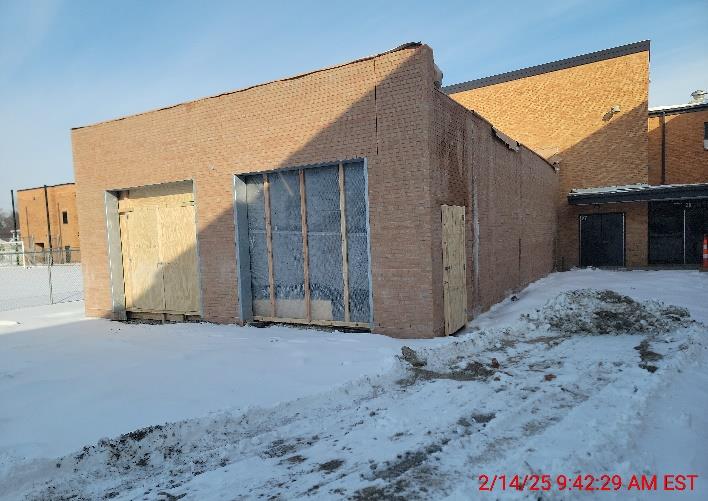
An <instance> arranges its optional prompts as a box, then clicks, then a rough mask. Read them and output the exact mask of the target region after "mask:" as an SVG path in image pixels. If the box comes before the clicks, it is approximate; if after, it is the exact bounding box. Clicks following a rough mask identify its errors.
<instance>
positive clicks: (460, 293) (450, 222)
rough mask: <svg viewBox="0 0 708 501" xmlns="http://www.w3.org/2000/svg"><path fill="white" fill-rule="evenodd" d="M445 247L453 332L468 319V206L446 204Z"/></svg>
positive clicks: (449, 323)
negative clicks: (466, 234)
mask: <svg viewBox="0 0 708 501" xmlns="http://www.w3.org/2000/svg"><path fill="white" fill-rule="evenodd" d="M442 250H443V296H444V305H445V335H450V334H452V333H454V332H456V331H458V330H459V329H461V328H462V327H464V326H465V324H466V323H467V285H466V275H467V273H466V269H467V265H466V258H465V208H464V207H461V206H457V205H443V206H442Z"/></svg>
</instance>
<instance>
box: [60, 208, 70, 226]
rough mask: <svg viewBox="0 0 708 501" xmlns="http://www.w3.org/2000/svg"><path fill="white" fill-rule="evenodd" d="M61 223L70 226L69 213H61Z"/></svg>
mask: <svg viewBox="0 0 708 501" xmlns="http://www.w3.org/2000/svg"><path fill="white" fill-rule="evenodd" d="M61 222H62V223H64V224H69V213H68V212H66V211H64V212H62V213H61Z"/></svg>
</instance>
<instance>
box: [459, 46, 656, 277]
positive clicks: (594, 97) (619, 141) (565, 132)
mask: <svg viewBox="0 0 708 501" xmlns="http://www.w3.org/2000/svg"><path fill="white" fill-rule="evenodd" d="M648 84H649V54H648V52H646V51H645V52H638V53H635V54H631V55H625V56H621V57H615V58H612V59H607V60H603V61H598V62H594V63H590V64H585V65H582V66H576V67H573V68H568V69H563V70H558V71H553V72H550V73H544V74H540V75H535V76H531V77H526V78H521V79H518V80H512V81H509V82H504V83H499V84H495V85H490V86H487V87H481V88H477V89H472V90H468V91H463V92H459V93H456V94H453V95H452V96H451V97H453V99H455V100H457V101H458V102H460V103H461V104H462V105H464V106H465V107H466V108H469V109H472V110H475V111H477V112H478V113H480V114H481V115H482V116H483V117H485V118H487V119H489V120H490V121H491V122H492V123H493V124H494V125H495V126H497V127H499V128H500V129H501V130H503V131H504V132H506V133H507V134H509V135H511V136H512V137H514V138H515V139H517V140H519V141H520V142H522V143H523V144H525V145H528V146H529V147H530V148H532V149H533V150H535V151H537V152H539V153H540V154H542V155H543V156H545V157H546V158H550V159H553V160H558V161H559V164H558V166H559V170H560V183H559V191H558V195H557V200H558V205H559V218H558V227H559V236H558V265H559V267H561V268H563V269H565V268H569V267H572V266H575V265H577V264H578V241H577V239H574V238H573V235H574V232H575V231H576V230H575V224H576V221H575V213H574V211H573V210H571V208H570V207H569V206H568V204H567V201H566V196H567V194H568V192H569V191H570V190H571V189H573V188H588V187H597V186H611V185H621V184H630V183H646V182H647V181H648V168H647V165H648V137H647V122H646V117H647V97H648ZM615 105H619V106H620V108H621V111H620V112H619V113H618V114H615V115H614V116H611V117H610V115H608V112H609V110H610V109H611V108H612V107H613V106H615ZM645 238H646V237H645ZM632 252H638V250H637V249H635V250H632Z"/></svg>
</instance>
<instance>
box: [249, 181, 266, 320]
mask: <svg viewBox="0 0 708 501" xmlns="http://www.w3.org/2000/svg"><path fill="white" fill-rule="evenodd" d="M244 181H245V183H246V207H247V209H246V213H247V219H248V250H249V253H250V256H251V294H252V298H253V314H254V315H262V316H271V309H270V290H269V287H268V252H267V249H266V235H265V213H264V199H263V176H261V175H257V176H248V177H246V178H245V180H244Z"/></svg>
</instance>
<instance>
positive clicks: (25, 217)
mask: <svg viewBox="0 0 708 501" xmlns="http://www.w3.org/2000/svg"><path fill="white" fill-rule="evenodd" d="M47 212H49V221H47ZM17 217H18V227H19V230H20V236H21V238H22V242H23V244H24V248H25V250H26V251H43V250H49V247H50V242H49V240H50V238H49V237H50V236H51V247H52V248H53V249H57V253H56V254H55V259H58V260H60V261H61V262H64V261H66V260H69V261H76V260H78V259H79V254H78V253H77V252H76V250H78V249H79V222H78V212H77V210H76V187H75V185H74V183H64V184H57V185H53V186H47V189H46V192H45V190H44V187H43V186H40V187H37V188H27V189H23V190H17Z"/></svg>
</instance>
